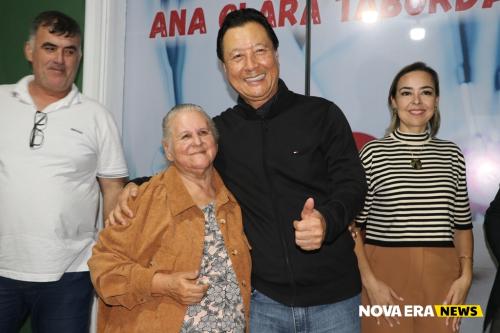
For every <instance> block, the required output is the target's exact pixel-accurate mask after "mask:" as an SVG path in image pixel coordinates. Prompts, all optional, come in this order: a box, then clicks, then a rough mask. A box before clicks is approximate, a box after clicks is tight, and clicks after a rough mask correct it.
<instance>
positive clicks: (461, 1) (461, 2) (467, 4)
mask: <svg viewBox="0 0 500 333" xmlns="http://www.w3.org/2000/svg"><path fill="white" fill-rule="evenodd" d="M476 2H477V0H470V1H466V0H457V2H456V4H455V11H457V12H461V11H464V10H467V9H471V8H472V6H474V5H475V4H476Z"/></svg>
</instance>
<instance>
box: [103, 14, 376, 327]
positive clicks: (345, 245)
mask: <svg viewBox="0 0 500 333" xmlns="http://www.w3.org/2000/svg"><path fill="white" fill-rule="evenodd" d="M278 44H279V42H278V39H277V37H276V35H275V33H274V31H273V29H272V27H271V26H270V25H269V23H268V21H267V19H266V18H265V17H264V16H263V15H262V14H261V13H260V12H258V11H257V10H255V9H242V10H237V11H234V12H232V13H230V14H229V15H228V16H227V17H226V18H225V20H224V22H223V24H222V26H221V28H220V30H219V34H218V37H217V55H218V57H219V59H220V60H221V62H222V65H223V68H224V71H225V73H226V76H227V79H228V81H229V83H230V84H231V86H232V87H233V88H234V89H235V90H236V91H237V92H238V94H239V98H238V104H237V105H236V106H234V107H233V108H230V109H228V110H226V111H225V112H223V113H222V114H221V115H220V116H217V117H215V118H214V121H215V123H216V125H217V128H218V130H219V132H220V140H219V153H218V155H217V158H216V161H215V166H216V168H217V170H218V171H219V173H220V174H221V176H222V178H223V180H224V182H225V184H226V186H227V187H228V188H229V189H230V190H231V192H232V193H233V194H234V195H235V196H236V198H237V199H238V202H239V203H240V205H241V207H242V211H243V218H244V227H245V232H246V235H247V237H248V239H249V241H250V244H251V246H252V264H253V267H252V287H253V288H254V289H253V293H252V305H251V321H250V325H251V330H252V332H266V333H268V332H286V333H288V332H349V333H350V332H358V331H359V318H358V306H359V302H360V300H359V293H360V290H361V283H360V277H359V271H358V268H357V261H356V258H355V255H354V252H353V246H354V243H353V240H352V238H351V236H350V233H349V232H348V231H347V227H348V224H349V223H350V222H351V221H352V219H353V218H354V216H356V214H357V212H358V211H359V210H360V209H361V207H362V205H363V202H364V195H365V192H366V183H365V176H364V172H363V169H362V166H361V163H360V161H359V157H358V153H357V150H356V147H355V144H354V140H353V136H352V132H351V129H350V127H349V124H348V122H347V120H346V119H345V117H344V115H343V114H342V112H341V110H340V109H339V108H338V107H337V106H336V105H335V104H334V103H332V102H330V101H327V100H325V99H322V98H317V97H307V96H303V95H299V94H296V93H293V92H291V91H290V90H288V88H287V87H286V85H285V83H284V82H283V81H282V80H280V79H279V62H278V52H277V51H278ZM125 197H126V196H125V195H124V196H122V199H123V198H125ZM123 202H125V201H124V200H122V203H123ZM122 209H123V210H124V212H129V210H127V208H126V207H122ZM117 210H118V213H117V214H116V217H119V216H120V215H121V214H120V209H117ZM111 219H114V218H113V216H112V217H111Z"/></svg>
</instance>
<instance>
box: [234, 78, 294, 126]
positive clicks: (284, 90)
mask: <svg viewBox="0 0 500 333" xmlns="http://www.w3.org/2000/svg"><path fill="white" fill-rule="evenodd" d="M291 95H293V93H292V92H291V91H290V90H288V87H287V86H286V84H285V82H283V80H281V79H279V81H278V91H277V92H276V94H274V95H273V96H272V97H271V99H270V100H269V101H267V102H266V103H264V104H263V105H262V106H261V107H260V108H258V109H254V108H253V107H252V106H251V105H249V104H248V103H247V102H245V101H244V100H243V98H241V96H238V104H237V106H238V107H240V108H241V109H242V110H243V113H244V115H245V117H246V118H248V119H262V118H264V119H266V118H273V117H274V116H276V115H277V114H278V113H280V112H283V111H284V110H286V109H287V108H288V107H289V104H290V103H292V102H291V99H290V98H289V97H290V96H291Z"/></svg>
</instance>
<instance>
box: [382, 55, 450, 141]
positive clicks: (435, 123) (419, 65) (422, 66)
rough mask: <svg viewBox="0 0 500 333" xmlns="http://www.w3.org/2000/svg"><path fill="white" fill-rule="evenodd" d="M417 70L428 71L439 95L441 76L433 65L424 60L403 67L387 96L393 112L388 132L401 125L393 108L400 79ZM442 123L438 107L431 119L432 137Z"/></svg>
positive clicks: (390, 109) (393, 80)
mask: <svg viewBox="0 0 500 333" xmlns="http://www.w3.org/2000/svg"><path fill="white" fill-rule="evenodd" d="M416 71H422V72H426V73H428V74H429V75H430V76H431V78H432V81H433V82H434V91H435V93H436V96H437V97H439V77H438V74H437V72H436V71H435V70H434V69H433V68H432V67H429V66H428V65H427V64H426V63H424V62H421V61H418V62H414V63H413V64H410V65H408V66H405V67H403V68H401V70H400V71H399V72H398V73H397V74H396V76H395V77H394V79H392V83H391V87H390V88H389V96H388V97H387V105H388V106H389V111H390V113H391V123H390V124H389V128H388V129H387V134H389V133H392V132H393V131H394V130H396V129H397V128H398V127H399V117H398V113H397V112H396V111H395V110H393V108H392V99H393V98H396V93H397V89H398V83H399V80H401V78H402V77H403V76H404V75H406V74H408V73H411V72H416ZM440 124H441V115H440V113H439V108H437V107H436V110H435V111H434V115H433V116H432V118H431V119H430V120H429V127H430V134H431V136H432V137H433V136H435V135H436V134H437V132H438V131H439V126H440Z"/></svg>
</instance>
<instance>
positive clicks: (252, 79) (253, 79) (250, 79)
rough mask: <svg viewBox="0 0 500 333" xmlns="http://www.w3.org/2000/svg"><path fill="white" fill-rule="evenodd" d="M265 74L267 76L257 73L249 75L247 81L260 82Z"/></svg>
mask: <svg viewBox="0 0 500 333" xmlns="http://www.w3.org/2000/svg"><path fill="white" fill-rule="evenodd" d="M265 76H266V75H265V74H260V75H257V76H253V77H248V78H246V79H245V81H246V82H248V83H254V82H259V81H262V80H263V79H264V77H265Z"/></svg>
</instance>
